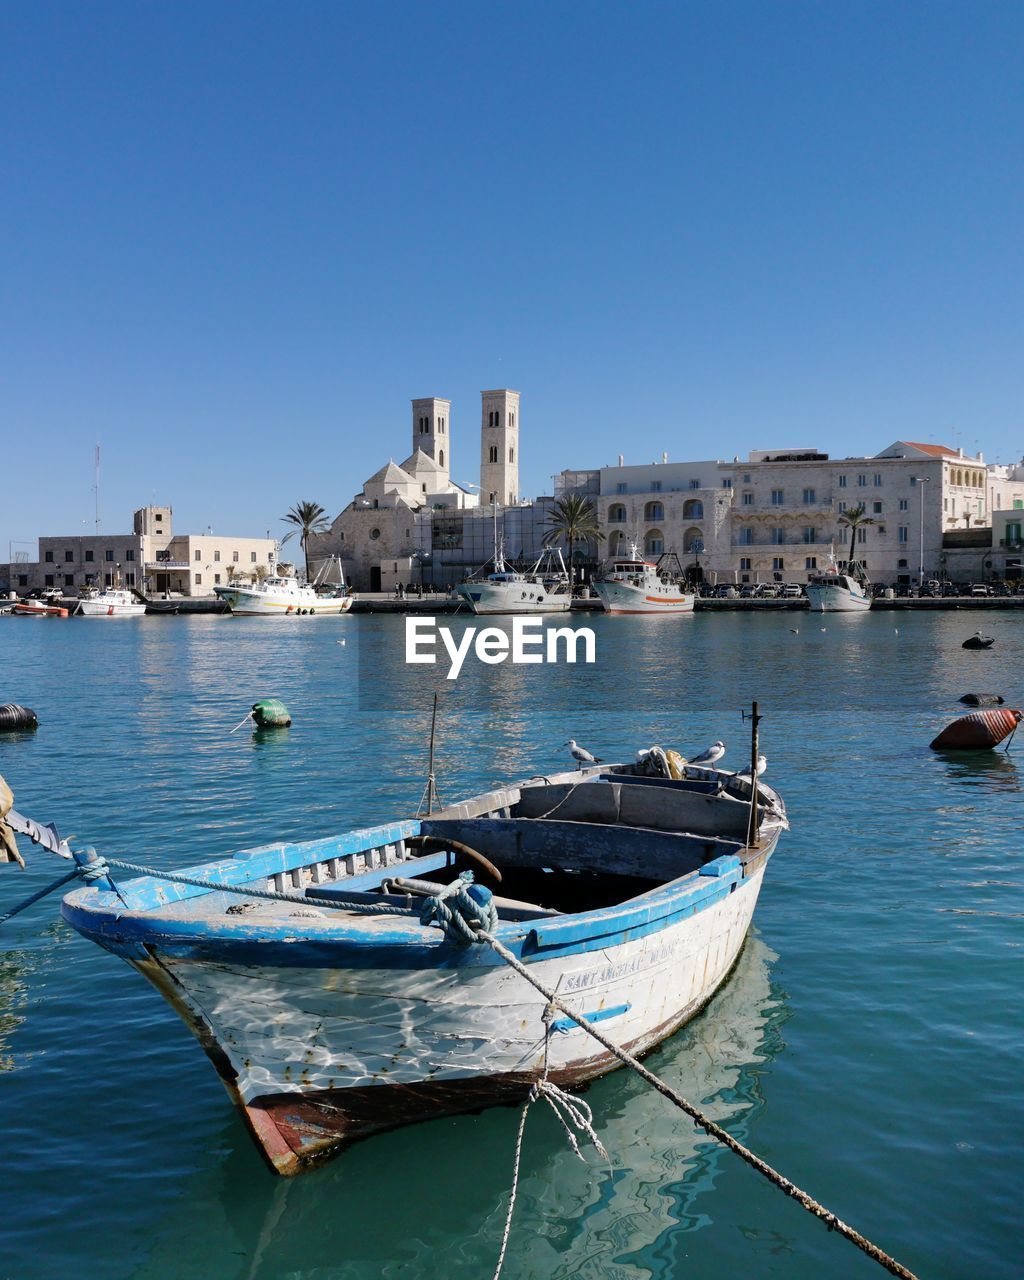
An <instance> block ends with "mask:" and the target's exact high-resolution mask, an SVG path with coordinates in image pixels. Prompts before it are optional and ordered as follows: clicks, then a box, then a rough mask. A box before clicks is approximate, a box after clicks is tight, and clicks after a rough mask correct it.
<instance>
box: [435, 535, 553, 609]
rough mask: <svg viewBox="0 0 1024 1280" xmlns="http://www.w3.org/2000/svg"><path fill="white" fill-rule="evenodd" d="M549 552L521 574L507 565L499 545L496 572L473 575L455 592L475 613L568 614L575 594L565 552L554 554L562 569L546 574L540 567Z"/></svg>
mask: <svg viewBox="0 0 1024 1280" xmlns="http://www.w3.org/2000/svg"><path fill="white" fill-rule="evenodd" d="M550 554H551V553H548V552H545V553H544V555H542V556H541V557H540V559H538V561H537V563H536V564H535V565H534V566H533V568H532V569H531V570H530V572H529V573H520V572H519V571H518V570H516V569H510V568H509V567H508V565H507V564H506V563H505V557H504V555H503V553H502V549H501V546H500V545H498V547H497V549H496V552H495V557H494V572H493V573H489V574H487V575H486V576H485V577H480V578H470V579H469V580H468V581H466V582H463V583H461V584H460V585H459V586H458V587H457V588H456V591H457V592H458V594H459V595H460V596H461V597H462V599H463V600H465V601H466V603H467V604H468V605H469V607H470V608H471V609H472V610H473V612H474V613H567V612H568V611H569V609H570V608H571V606H572V595H571V593H570V591H569V575H568V573H567V572H566V570H565V563H564V561H563V560H562V553H561V552H560V551H559V552H556V553H555V554H556V555H557V557H558V562H559V565H560V568H559V569H557V570H552V571H551V572H547V573H546V572H544V571H543V570H542V568H541V565H542V564H543V562H544V561H545V560H546V559H548V558H549V556H550Z"/></svg>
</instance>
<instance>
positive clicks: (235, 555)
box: [231, 551, 238, 564]
mask: <svg viewBox="0 0 1024 1280" xmlns="http://www.w3.org/2000/svg"><path fill="white" fill-rule="evenodd" d="M231 559H232V562H233V563H234V564H238V552H237V551H232V553H231Z"/></svg>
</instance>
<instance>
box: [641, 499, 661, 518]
mask: <svg viewBox="0 0 1024 1280" xmlns="http://www.w3.org/2000/svg"><path fill="white" fill-rule="evenodd" d="M644 519H645V520H664V519H665V508H664V507H663V506H662V505H661V503H660V502H648V504H647V506H646V507H644Z"/></svg>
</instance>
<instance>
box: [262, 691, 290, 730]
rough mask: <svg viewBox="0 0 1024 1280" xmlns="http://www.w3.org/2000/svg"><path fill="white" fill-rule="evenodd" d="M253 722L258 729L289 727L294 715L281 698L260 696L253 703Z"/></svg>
mask: <svg viewBox="0 0 1024 1280" xmlns="http://www.w3.org/2000/svg"><path fill="white" fill-rule="evenodd" d="M252 722H253V724H254V725H255V726H256V728H257V729H287V728H288V726H289V725H290V724H291V722H292V715H291V712H290V711H289V710H288V708H287V707H286V706H285V705H284V703H283V702H282V701H281V699H280V698H260V700H259V702H254V703H253V704H252Z"/></svg>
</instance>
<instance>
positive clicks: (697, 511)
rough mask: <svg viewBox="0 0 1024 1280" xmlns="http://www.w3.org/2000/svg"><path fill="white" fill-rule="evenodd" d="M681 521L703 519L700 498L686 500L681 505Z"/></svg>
mask: <svg viewBox="0 0 1024 1280" xmlns="http://www.w3.org/2000/svg"><path fill="white" fill-rule="evenodd" d="M683 519H684V520H703V519H704V503H703V502H701V500H700V498H688V499H687V500H686V502H684V503H683Z"/></svg>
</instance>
